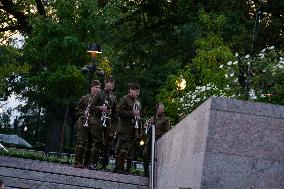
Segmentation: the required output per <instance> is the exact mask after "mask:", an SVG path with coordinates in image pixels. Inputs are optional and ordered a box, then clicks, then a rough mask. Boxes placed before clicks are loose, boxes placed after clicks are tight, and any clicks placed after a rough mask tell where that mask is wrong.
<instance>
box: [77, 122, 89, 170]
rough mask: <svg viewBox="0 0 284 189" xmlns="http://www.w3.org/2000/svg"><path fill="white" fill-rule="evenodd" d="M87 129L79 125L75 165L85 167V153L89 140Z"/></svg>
mask: <svg viewBox="0 0 284 189" xmlns="http://www.w3.org/2000/svg"><path fill="white" fill-rule="evenodd" d="M86 136H87V129H86V128H85V127H79V128H78V132H77V140H76V146H75V164H74V166H75V167H80V168H83V167H84V165H83V159H84V155H85V149H86V144H87V142H88V139H87V138H86Z"/></svg>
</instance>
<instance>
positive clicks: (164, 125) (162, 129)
mask: <svg viewBox="0 0 284 189" xmlns="http://www.w3.org/2000/svg"><path fill="white" fill-rule="evenodd" d="M164 109H165V107H164V105H163V104H162V103H159V104H158V106H157V110H156V115H155V116H153V117H151V119H150V122H151V124H154V125H155V139H156V140H158V139H159V138H160V137H161V136H163V135H164V134H165V133H166V132H167V131H168V130H169V129H170V128H171V126H170V120H169V118H168V117H166V116H165V113H164ZM151 124H147V123H146V124H145V125H144V128H145V129H147V130H146V131H148V132H147V133H146V134H147V135H148V136H147V140H146V143H145V147H144V150H143V165H144V176H146V177H148V176H149V161H150V157H151V149H152V145H151V144H152V140H151V139H152V137H151V134H152V132H151V131H152V130H151V128H150V127H149V126H150V125H151ZM147 127H148V128H147Z"/></svg>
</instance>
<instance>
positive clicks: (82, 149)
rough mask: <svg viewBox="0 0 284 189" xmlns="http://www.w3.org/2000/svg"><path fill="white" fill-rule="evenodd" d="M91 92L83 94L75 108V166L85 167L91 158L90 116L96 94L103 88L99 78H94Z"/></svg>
mask: <svg viewBox="0 0 284 189" xmlns="http://www.w3.org/2000/svg"><path fill="white" fill-rule="evenodd" d="M91 87H92V88H91V94H87V95H85V96H82V97H81V99H80V101H79V103H78V105H77V106H76V109H75V112H76V113H75V114H76V117H77V118H78V121H77V122H76V128H77V129H78V132H77V140H76V146H75V164H74V166H75V167H79V168H84V167H85V166H86V165H87V164H88V162H89V159H90V149H91V148H90V147H91V144H92V142H91V132H90V127H89V118H91V114H92V112H91V104H92V101H93V100H94V98H95V96H96V95H98V93H99V92H100V88H101V83H100V81H99V80H93V81H92V83H91Z"/></svg>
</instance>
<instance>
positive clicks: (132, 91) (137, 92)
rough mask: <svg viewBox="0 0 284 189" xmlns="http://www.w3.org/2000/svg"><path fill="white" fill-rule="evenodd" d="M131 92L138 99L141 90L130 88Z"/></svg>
mask: <svg viewBox="0 0 284 189" xmlns="http://www.w3.org/2000/svg"><path fill="white" fill-rule="evenodd" d="M129 94H130V95H131V96H132V97H133V98H135V99H137V98H138V96H139V94H140V90H135V89H130V90H129Z"/></svg>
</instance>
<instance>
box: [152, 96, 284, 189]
mask: <svg viewBox="0 0 284 189" xmlns="http://www.w3.org/2000/svg"><path fill="white" fill-rule="evenodd" d="M156 149H157V152H156V153H157V162H156V166H157V169H156V180H155V186H156V188H157V189H189V188H191V189H283V188H284V106H277V105H270V104H264V103H252V102H247V101H241V100H235V99H224V98H219V97H211V98H210V99H208V100H207V101H206V102H204V103H203V104H202V105H201V106H199V107H198V108H197V109H196V110H195V111H194V112H192V113H191V114H190V115H188V116H187V117H186V118H185V119H183V120H182V121H181V122H180V123H179V124H178V125H176V126H175V127H174V128H173V129H171V130H170V131H169V132H168V133H167V134H165V135H164V136H163V137H162V138H161V139H160V140H159V141H158V142H157V143H156Z"/></svg>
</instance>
